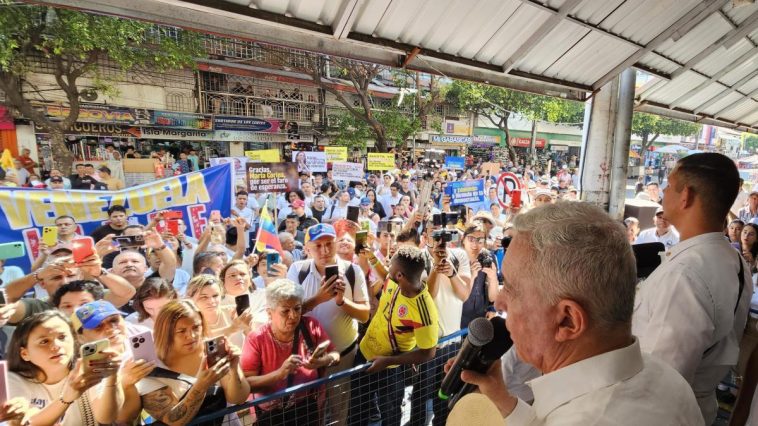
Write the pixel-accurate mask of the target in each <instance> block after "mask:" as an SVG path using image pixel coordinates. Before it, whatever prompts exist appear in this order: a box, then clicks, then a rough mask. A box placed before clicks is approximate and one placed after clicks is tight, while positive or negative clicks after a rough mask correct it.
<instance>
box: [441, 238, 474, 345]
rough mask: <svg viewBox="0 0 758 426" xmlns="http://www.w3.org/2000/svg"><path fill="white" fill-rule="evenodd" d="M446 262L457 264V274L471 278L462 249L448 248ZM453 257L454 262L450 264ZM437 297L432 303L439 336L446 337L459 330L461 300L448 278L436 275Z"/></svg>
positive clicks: (461, 312)
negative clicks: (435, 310) (437, 320)
mask: <svg viewBox="0 0 758 426" xmlns="http://www.w3.org/2000/svg"><path fill="white" fill-rule="evenodd" d="M447 250H448V261H449V262H451V263H452V264H453V265H455V264H456V263H457V267H458V274H459V275H468V276H471V266H470V265H469V260H468V256H467V255H466V252H465V251H464V250H463V249H459V248H448V249H447ZM453 257H455V258H456V259H457V260H456V262H452V260H451V259H452V258H453ZM437 280H438V283H437V295H436V296H434V303H435V305H437V313H438V314H439V325H440V327H439V329H440V336H447V335H448V334H451V333H454V332H456V331H458V330H460V329H461V315H462V314H463V302H464V301H463V300H461V299H459V298H458V296H456V295H455V292H454V291H453V285H452V284H451V283H450V279H449V278H448V277H445V276H442V275H437Z"/></svg>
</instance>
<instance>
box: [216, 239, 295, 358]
mask: <svg viewBox="0 0 758 426" xmlns="http://www.w3.org/2000/svg"><path fill="white" fill-rule="evenodd" d="M272 251H273V250H272ZM274 253H276V252H275V251H274ZM276 254H277V255H278V254H279V253H276ZM261 261H263V262H265V261H266V260H265V255H264V256H263V259H262V260H261ZM259 263H260V261H259ZM284 272H285V273H286V272H287V270H286V269H285V270H284ZM221 281H222V282H223V284H224V293H226V294H225V295H224V298H223V300H222V302H221V303H222V305H223V306H224V307H226V308H231V309H235V310H236V312H237V313H240V312H241V311H240V309H239V308H238V307H244V306H245V305H244V304H242V305H240V303H244V302H238V300H239V298H240V296H245V295H247V308H246V310H247V311H249V313H250V315H251V318H252V327H251V330H256V329H257V328H258V327H260V326H261V325H263V324H264V323H265V322H266V320H267V318H268V317H267V316H266V291H265V286H264V285H261V286H260V287H259V286H258V285H257V284H254V283H253V280H252V279H251V278H250V268H249V267H248V264H247V262H245V261H244V260H239V259H238V260H232V261H231V262H229V263H228V264H227V265H226V266H224V269H222V270H221ZM246 335H247V333H245V334H241V335H240V337H241V338H240V340H239V347H242V344H243V343H244V341H245V336H246ZM234 343H235V344H237V342H234Z"/></svg>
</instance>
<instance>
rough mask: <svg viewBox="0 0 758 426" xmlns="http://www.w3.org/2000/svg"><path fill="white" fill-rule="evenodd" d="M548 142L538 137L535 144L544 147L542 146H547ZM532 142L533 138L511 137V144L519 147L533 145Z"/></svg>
mask: <svg viewBox="0 0 758 426" xmlns="http://www.w3.org/2000/svg"><path fill="white" fill-rule="evenodd" d="M546 142H547V141H546V140H545V139H537V140H535V144H534V145H535V146H536V147H537V148H540V149H542V148H545V143H546ZM531 143H532V140H531V139H530V138H516V137H512V138H511V146H517V147H519V148H529V147H530V146H532V145H531Z"/></svg>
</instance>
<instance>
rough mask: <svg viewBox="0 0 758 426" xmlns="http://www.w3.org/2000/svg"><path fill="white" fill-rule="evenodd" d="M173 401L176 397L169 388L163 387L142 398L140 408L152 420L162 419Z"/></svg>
mask: <svg viewBox="0 0 758 426" xmlns="http://www.w3.org/2000/svg"><path fill="white" fill-rule="evenodd" d="M175 401H176V397H174V395H173V393H172V392H171V390H170V389H169V388H167V387H165V388H161V389H158V390H157V391H154V392H150V393H149V394H147V395H145V396H143V397H142V407H143V408H144V409H145V411H147V412H148V413H150V415H152V416H153V417H154V418H156V419H163V417H164V416H165V415H166V413H167V412H168V410H170V409H171V407H172V406H173V403H175Z"/></svg>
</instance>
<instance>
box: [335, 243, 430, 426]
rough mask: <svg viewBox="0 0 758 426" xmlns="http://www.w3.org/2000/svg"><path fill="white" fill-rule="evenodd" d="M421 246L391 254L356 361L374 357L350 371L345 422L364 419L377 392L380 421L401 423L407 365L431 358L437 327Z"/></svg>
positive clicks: (390, 425)
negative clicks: (365, 366)
mask: <svg viewBox="0 0 758 426" xmlns="http://www.w3.org/2000/svg"><path fill="white" fill-rule="evenodd" d="M423 271H424V255H423V252H422V251H421V250H419V249H417V248H415V247H408V246H406V247H401V248H399V249H398V251H397V253H395V255H394V256H393V257H392V261H391V264H390V268H389V272H388V273H387V278H388V279H387V283H386V284H385V285H384V288H383V289H382V295H381V298H380V300H379V307H378V309H377V311H376V315H374V318H373V319H372V320H371V323H370V324H369V326H368V330H367V331H366V335H365V336H364V337H363V339H362V340H361V344H360V350H359V351H358V353H357V354H356V355H355V365H361V364H364V363H366V361H373V362H372V364H371V367H369V369H368V370H366V372H365V373H358V374H356V375H354V376H353V380H352V385H351V389H352V395H351V400H350V416H349V420H348V424H349V425H363V424H367V423H368V422H369V418H370V417H371V414H372V408H373V407H374V406H375V403H374V398H378V401H379V412H381V416H382V424H383V425H387V426H397V425H399V424H400V417H401V415H402V413H401V403H402V401H403V388H404V386H405V383H404V382H405V381H404V371H405V367H404V366H406V365H411V364H421V363H423V362H426V361H429V360H430V359H432V358H434V352H435V348H436V345H437V336H438V332H439V328H438V325H437V321H438V316H437V308H436V307H435V306H434V301H433V300H432V296H431V295H430V294H429V291H428V290H427V288H426V285H424V284H423V283H422V282H421V274H422V272H423Z"/></svg>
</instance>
